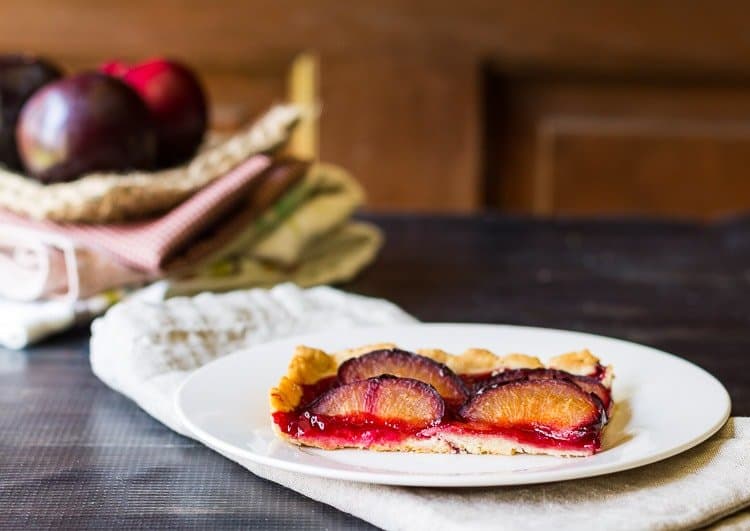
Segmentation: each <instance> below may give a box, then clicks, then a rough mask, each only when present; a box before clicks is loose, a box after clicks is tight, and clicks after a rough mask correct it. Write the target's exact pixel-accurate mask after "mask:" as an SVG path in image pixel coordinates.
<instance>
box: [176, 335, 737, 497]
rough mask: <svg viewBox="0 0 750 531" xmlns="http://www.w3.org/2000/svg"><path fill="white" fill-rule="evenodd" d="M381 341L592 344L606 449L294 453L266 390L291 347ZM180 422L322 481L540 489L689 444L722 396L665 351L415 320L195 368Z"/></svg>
mask: <svg viewBox="0 0 750 531" xmlns="http://www.w3.org/2000/svg"><path fill="white" fill-rule="evenodd" d="M385 341H390V342H394V343H397V344H398V345H399V346H400V347H402V348H406V349H415V348H420V347H436V348H437V347H439V348H442V349H444V350H447V351H448V352H463V351H464V350H465V349H466V348H469V347H482V348H487V349H489V350H492V351H494V352H496V353H509V352H525V353H529V354H535V355H538V356H539V357H541V358H542V360H546V359H548V358H549V357H551V356H554V355H557V354H561V353H563V352H568V351H571V350H579V349H581V348H589V349H591V350H592V351H593V352H594V353H595V354H596V355H597V356H599V357H600V358H601V359H602V361H603V362H604V363H605V364H612V365H614V367H615V375H616V379H615V383H614V388H613V389H614V399H615V401H616V402H617V404H618V405H617V409H616V411H615V414H614V416H613V419H612V422H611V424H610V425H609V426H608V428H607V430H606V431H605V438H604V444H603V450H602V451H601V452H600V453H598V454H596V455H594V456H592V457H586V458H561V457H551V456H529V455H515V456H491V455H489V456H486V455H452V454H451V455H445V454H414V453H383V452H368V451H363V450H335V451H325V450H317V449H311V448H298V447H296V446H294V445H291V444H288V443H285V442H283V441H281V440H279V439H277V438H276V437H275V436H274V435H273V432H272V431H271V421H270V417H269V413H268V390H269V389H270V388H271V387H273V386H274V385H276V383H277V382H278V380H279V378H280V377H281V376H282V375H283V374H285V373H286V367H287V365H288V363H289V359H290V358H291V356H292V352H293V348H294V347H295V346H296V345H299V344H306V345H309V346H313V347H319V348H322V349H324V350H328V351H335V350H341V349H344V348H349V347H354V346H359V345H366V344H369V343H376V342H385ZM176 405H177V410H178V412H179V415H180V416H181V418H182V420H183V421H184V423H185V424H186V425H187V427H188V429H190V430H191V431H192V432H193V434H194V435H195V436H196V437H197V438H198V439H199V440H201V441H202V442H204V443H206V444H207V445H209V446H213V447H214V448H216V449H217V450H219V451H222V452H225V453H228V454H231V455H233V456H235V457H237V458H239V459H249V460H251V461H256V462H258V463H262V464H265V465H270V466H273V467H278V468H281V469H284V470H291V471H294V472H299V473H302V474H311V475H315V476H322V477H327V478H337V479H345V480H351V481H364V482H370V483H382V484H389V485H412V486H445V487H447V486H451V487H459V486H460V487H468V486H487V485H519V484H528V483H542V482H548V481H560V480H567V479H575V478H583V477H590V476H595V475H600V474H607V473H611V472H618V471H621V470H626V469H629V468H634V467H638V466H642V465H646V464H649V463H653V462H655V461H659V460H661V459H665V458H667V457H670V456H673V455H675V454H678V453H680V452H683V451H685V450H687V449H688V448H691V447H693V446H695V445H696V444H698V443H700V442H702V441H704V440H705V439H707V438H708V437H710V436H711V435H712V434H713V433H715V432H716V431H717V430H718V429H719V428H720V427H721V426H722V425H723V424H724V422H725V421H726V420H727V418H728V416H729V411H730V401H729V395H728V394H727V392H726V390H725V389H724V387H723V386H722V385H721V384H720V383H719V382H718V380H716V379H715V378H714V377H713V376H711V375H710V374H708V373H707V372H706V371H704V370H703V369H700V368H699V367H697V366H695V365H693V364H691V363H689V362H687V361H685V360H683V359H680V358H678V357H676V356H672V355H670V354H666V353H664V352H661V351H658V350H655V349H652V348H648V347H644V346H641V345H636V344H634V343H629V342H626V341H621V340H617V339H610V338H606V337H601V336H594V335H590V334H582V333H577V332H565V331H561V330H549V329H544V328H528V327H517V326H499V325H475V324H420V325H409V326H391V327H380V328H364V329H355V330H345V331H341V330H337V331H330V332H327V333H322V334H316V335H311V336H305V337H297V338H293V339H289V340H284V341H278V342H274V343H268V344H265V345H262V346H258V347H255V348H251V349H248V350H244V351H241V352H238V353H236V354H233V355H231V356H227V357H225V358H222V359H219V360H217V361H215V362H213V363H210V364H208V365H206V366H204V367H203V368H201V369H199V370H198V371H196V372H195V373H194V374H193V375H192V376H191V377H190V378H188V380H187V381H186V382H185V383H184V384H183V386H182V387H181V389H180V390H179V392H178V394H177V397H176Z"/></svg>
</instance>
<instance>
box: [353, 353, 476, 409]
mask: <svg viewBox="0 0 750 531" xmlns="http://www.w3.org/2000/svg"><path fill="white" fill-rule="evenodd" d="M381 374H392V375H393V376H398V377H401V378H414V379H415V380H420V381H422V382H425V383H428V384H430V385H431V386H432V387H434V388H435V389H437V392H438V393H440V396H442V397H443V398H444V399H445V400H446V401H447V402H450V403H452V404H457V405H460V404H462V403H463V402H464V401H465V400H466V398H467V397H468V396H469V392H468V390H467V389H466V386H465V385H464V383H463V382H462V381H461V379H460V378H459V377H458V376H456V374H455V373H454V372H453V371H452V370H450V369H449V368H448V367H446V366H445V365H443V364H442V363H438V362H436V361H434V360H432V359H430V358H427V357H425V356H420V355H418V354H413V353H411V352H407V351H405V350H399V349H388V350H376V351H374V352H370V353H369V354H364V355H362V356H358V357H356V358H352V359H350V360H347V361H345V362H344V363H342V364H341V367H339V372H338V378H339V381H340V382H342V383H351V382H355V381H357V380H364V379H367V378H371V377H373V376H380V375H381Z"/></svg>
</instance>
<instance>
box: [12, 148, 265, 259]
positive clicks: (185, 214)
mask: <svg viewBox="0 0 750 531" xmlns="http://www.w3.org/2000/svg"><path fill="white" fill-rule="evenodd" d="M272 162H273V161H272V159H271V158H270V157H268V156H267V155H255V156H254V157H252V158H250V159H248V160H247V161H245V162H243V163H242V164H240V165H239V166H237V167H236V168H234V169H233V170H231V171H230V172H229V173H227V175H225V176H224V177H222V178H221V179H216V180H215V181H214V182H212V183H211V184H209V185H208V186H206V187H205V188H203V189H202V190H200V191H199V192H197V193H196V194H195V195H193V196H192V197H191V198H189V199H188V200H186V201H185V202H183V203H182V204H180V205H179V206H177V207H175V208H173V209H172V210H171V211H170V212H169V213H167V214H166V215H164V216H161V217H159V218H157V219H155V220H149V221H140V222H135V223H125V224H109V225H106V224H103V225H91V224H85V223H54V222H52V221H42V220H33V219H30V218H25V217H22V216H19V215H18V214H13V213H11V212H9V211H2V210H0V223H3V224H7V225H11V226H16V227H23V228H27V229H32V230H36V231H39V232H44V233H48V234H54V235H57V236H61V237H65V238H69V239H70V240H72V241H74V242H76V243H78V244H80V245H85V246H88V247H92V248H95V249H101V250H103V251H106V252H107V253H109V254H111V255H112V256H114V257H116V258H117V259H118V260H120V261H121V262H122V263H124V264H127V265H129V266H131V267H133V268H135V269H137V270H140V271H146V272H151V273H158V272H159V271H160V270H161V268H162V266H163V265H164V263H165V262H166V261H167V260H168V259H169V258H171V257H172V256H174V255H175V254H176V253H177V252H179V251H180V250H182V249H183V248H184V246H186V245H187V244H188V243H190V242H191V241H192V240H194V239H195V238H196V236H198V235H199V234H200V232H201V231H204V230H206V227H210V226H211V225H212V224H213V223H215V222H216V221H217V220H218V219H219V218H220V217H221V216H222V215H224V214H226V213H227V212H228V211H229V210H231V209H232V207H233V206H235V205H237V203H238V201H239V200H240V199H241V198H243V197H247V195H248V192H249V190H250V187H252V186H253V185H254V184H255V182H256V181H257V179H258V178H259V177H260V176H261V175H262V174H263V172H264V171H265V170H267V169H268V168H269V167H270V165H271V163H272Z"/></svg>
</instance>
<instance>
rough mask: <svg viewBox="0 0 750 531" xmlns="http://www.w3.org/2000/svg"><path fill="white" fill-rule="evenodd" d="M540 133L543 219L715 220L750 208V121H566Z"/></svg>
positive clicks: (548, 124) (538, 207) (539, 208)
mask: <svg viewBox="0 0 750 531" xmlns="http://www.w3.org/2000/svg"><path fill="white" fill-rule="evenodd" d="M541 128H542V133H541V135H540V136H539V149H538V152H537V154H538V159H537V161H536V166H537V171H538V176H537V181H536V186H537V188H536V192H535V193H536V197H535V209H534V210H535V212H536V213H539V214H551V213H557V214H602V213H605V214H617V213H627V214H650V215H670V216H703V217H710V216H713V215H717V214H727V213H732V212H737V211H741V210H746V209H748V208H750V123H744V122H738V123H722V124H716V123H715V122H701V121H691V122H686V121H682V122H679V121H647V120H632V119H621V120H616V119H592V120H582V119H564V118H562V119H557V120H549V121H546V122H545V123H543V124H542V126H541Z"/></svg>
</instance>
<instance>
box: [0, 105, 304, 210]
mask: <svg viewBox="0 0 750 531" xmlns="http://www.w3.org/2000/svg"><path fill="white" fill-rule="evenodd" d="M302 115H303V110H302V108H300V107H298V106H296V105H277V106H274V107H272V108H271V109H270V110H269V111H268V112H267V113H266V114H264V115H263V116H262V117H261V118H259V119H258V120H257V121H256V122H255V123H254V124H253V125H252V126H250V127H249V128H248V129H246V130H244V131H242V132H239V133H237V134H235V135H233V136H231V137H230V138H228V139H226V140H224V141H221V142H216V141H215V140H214V141H212V140H211V139H209V140H207V142H206V143H205V145H204V146H203V147H202V148H201V150H200V151H199V152H198V154H196V156H195V157H193V159H192V160H191V161H190V162H188V163H187V164H185V165H183V166H179V167H176V168H170V169H167V170H163V171H157V172H132V173H126V174H114V173H92V174H88V175H86V176H84V177H82V178H80V179H78V180H76V181H72V182H68V183H58V184H50V185H43V184H41V183H39V182H37V181H34V180H32V179H29V178H27V177H24V176H23V175H20V174H17V173H13V172H10V171H8V170H6V169H3V168H2V167H0V208H6V209H8V210H12V211H13V212H16V213H18V214H22V215H25V216H29V217H32V218H35V219H47V220H52V221H57V222H82V223H111V222H117V221H125V220H132V219H137V218H144V217H148V216H153V215H155V214H158V213H160V212H163V211H165V210H168V209H169V208H171V207H173V206H175V205H177V204H178V203H180V202H181V201H183V200H184V199H186V198H187V197H189V196H191V195H192V194H194V193H195V192H197V191H198V190H200V189H201V188H202V187H204V186H205V185H207V184H208V183H210V182H211V181H212V180H214V179H216V178H217V177H220V176H221V175H224V174H225V173H226V172H227V171H229V170H231V169H232V168H234V167H235V166H237V165H238V164H239V163H241V162H242V161H244V160H245V159H247V158H248V157H250V156H252V155H255V154H258V153H263V152H267V151H270V150H272V149H274V148H276V147H278V146H280V145H281V144H283V143H284V142H285V141H286V140H288V139H289V136H290V134H291V131H292V128H293V127H294V125H295V124H296V123H297V122H298V121H299V120H300V118H301V117H302Z"/></svg>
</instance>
